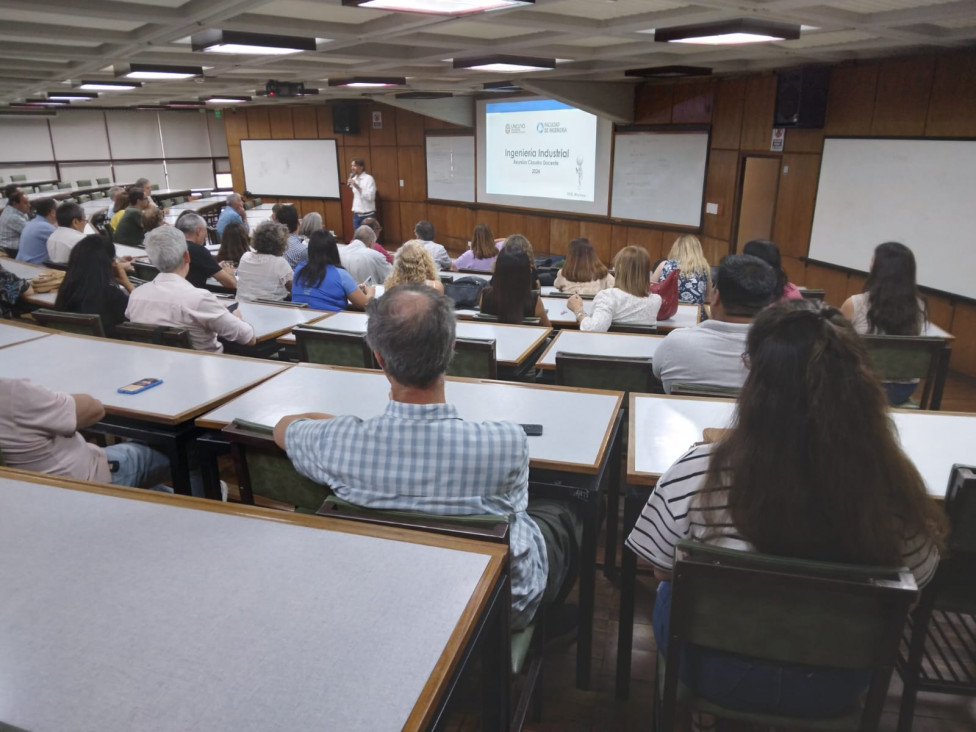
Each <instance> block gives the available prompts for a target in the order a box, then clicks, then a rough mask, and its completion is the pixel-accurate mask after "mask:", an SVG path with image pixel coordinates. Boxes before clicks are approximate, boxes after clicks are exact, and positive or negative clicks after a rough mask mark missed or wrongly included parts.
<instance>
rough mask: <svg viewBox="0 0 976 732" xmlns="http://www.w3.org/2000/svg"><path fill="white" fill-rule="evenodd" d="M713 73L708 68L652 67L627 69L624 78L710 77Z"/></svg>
mask: <svg viewBox="0 0 976 732" xmlns="http://www.w3.org/2000/svg"><path fill="white" fill-rule="evenodd" d="M711 73H712V70H711V69H710V68H708V67H706V66H650V67H648V68H644V69H627V70H626V71H625V72H624V76H638V77H641V78H645V79H653V78H668V77H675V76H710V75H711Z"/></svg>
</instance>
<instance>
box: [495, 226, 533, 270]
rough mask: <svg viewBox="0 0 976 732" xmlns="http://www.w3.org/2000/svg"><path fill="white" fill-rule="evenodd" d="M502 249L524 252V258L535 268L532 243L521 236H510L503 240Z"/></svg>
mask: <svg viewBox="0 0 976 732" xmlns="http://www.w3.org/2000/svg"><path fill="white" fill-rule="evenodd" d="M502 249H518V250H519V251H521V252H524V253H525V256H526V257H528V258H529V264H530V265H531V266H532V267H535V252H533V251H532V242H530V241H529V240H528V239H527V238H526V237H524V236H522V235H521V234H512V235H511V236H509V237H508V238H507V239H505V243H504V244H502Z"/></svg>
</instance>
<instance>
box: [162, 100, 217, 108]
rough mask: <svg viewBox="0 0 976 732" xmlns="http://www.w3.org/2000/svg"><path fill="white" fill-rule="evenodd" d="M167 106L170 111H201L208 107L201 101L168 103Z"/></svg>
mask: <svg viewBox="0 0 976 732" xmlns="http://www.w3.org/2000/svg"><path fill="white" fill-rule="evenodd" d="M166 106H167V107H169V108H170V109H200V108H202V107H205V106H207V105H206V104H205V103H203V102H200V101H176V102H166Z"/></svg>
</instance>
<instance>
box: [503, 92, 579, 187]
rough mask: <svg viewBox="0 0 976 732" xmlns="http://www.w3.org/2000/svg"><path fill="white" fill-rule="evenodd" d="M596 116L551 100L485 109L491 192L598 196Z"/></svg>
mask: <svg viewBox="0 0 976 732" xmlns="http://www.w3.org/2000/svg"><path fill="white" fill-rule="evenodd" d="M596 140H597V118H596V116H595V115H592V114H589V113H588V112H583V111H581V110H579V109H574V108H573V107H570V106H568V105H566V104H563V103H562V102H556V101H552V100H548V99H535V100H528V101H509V102H497V103H489V104H487V105H486V108H485V143H486V148H485V176H486V179H485V184H486V189H487V192H488V193H489V194H491V193H496V194H503V195H509V196H532V197H536V198H555V199H558V200H563V201H588V202H592V201H593V200H594V194H595V183H596V177H595V172H596V168H595V164H596Z"/></svg>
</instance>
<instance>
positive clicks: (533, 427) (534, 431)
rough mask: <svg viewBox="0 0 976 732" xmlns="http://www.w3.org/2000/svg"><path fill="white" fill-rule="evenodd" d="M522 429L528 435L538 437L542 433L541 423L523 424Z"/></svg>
mask: <svg viewBox="0 0 976 732" xmlns="http://www.w3.org/2000/svg"><path fill="white" fill-rule="evenodd" d="M522 431H523V432H525V434H526V435H527V436H529V437H538V436H539V435H541V434H542V425H541V424H523V425H522Z"/></svg>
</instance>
